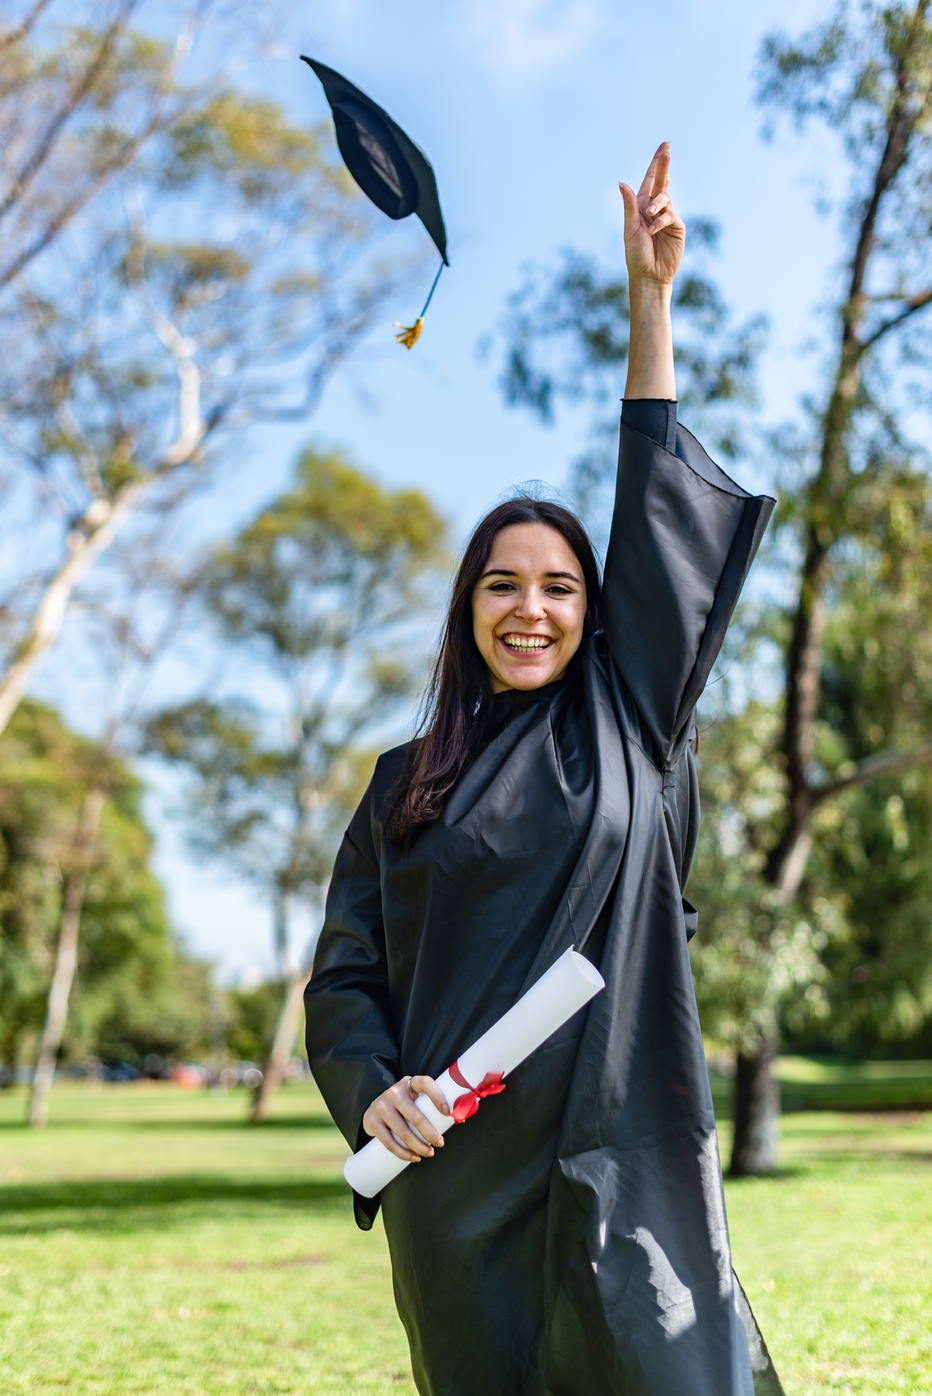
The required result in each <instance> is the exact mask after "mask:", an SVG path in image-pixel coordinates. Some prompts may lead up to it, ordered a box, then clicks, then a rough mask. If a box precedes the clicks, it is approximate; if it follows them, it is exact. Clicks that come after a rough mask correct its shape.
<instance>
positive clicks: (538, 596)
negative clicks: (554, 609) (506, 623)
mask: <svg viewBox="0 0 932 1396" xmlns="http://www.w3.org/2000/svg"><path fill="white" fill-rule="evenodd" d="M515 617H516V619H518V620H526V621H529V622H531V623H533V622H534V621H537V620H546V619H547V609H546V607H545V605H544V594H543V592H542V591H540V590H538V588H537V587H529V588H528V589H527V591H525V592H522V594H521V596H520V597H519V599H518V604H517V605H516V606H515Z"/></svg>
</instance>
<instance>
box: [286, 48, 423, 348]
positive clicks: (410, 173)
mask: <svg viewBox="0 0 932 1396" xmlns="http://www.w3.org/2000/svg"><path fill="white" fill-rule="evenodd" d="M301 58H302V61H303V62H305V63H306V64H307V65H308V67H310V68H313V70H314V72H315V73H316V74H317V76H318V77H319V78H320V80H321V82H322V83H323V88H324V94H325V96H326V98H327V101H328V102H329V103H330V109H331V111H332V112H333V123H334V125H335V127H336V132H337V145H338V146H339V147H340V154H341V155H342V156H343V159H344V161H345V163H346V168H347V169H348V170H349V172H350V174H351V175H352V176H353V178H354V179H355V181H356V183H357V184H358V185H359V187H360V189H361V190H362V192H363V193H364V194H366V195H367V196H368V198H370V199H371V200H372V202H373V203H374V204H375V206H376V207H377V208H380V209H381V210H382V212H383V213H387V214H388V216H389V218H395V219H398V218H407V217H408V216H409V214H412V213H416V214H417V216H418V218H420V220H421V222H422V223H423V224H424V227H425V228H426V229H427V231H428V232H429V233H430V235H431V237H432V238H433V240H434V244H435V246H436V248H437V251H438V252H439V253H440V256H441V257H442V259H443V260H442V261H441V263H440V267H439V270H438V272H437V275H436V276H435V277H434V284H433V286H431V288H430V294H429V295H428V297H427V300H426V301H425V302H424V309H423V310H422V311H421V313H420V315H419V316H418V318H417V322H416V323H415V324H414V325H412V326H411V327H410V329H406V328H405V327H404V326H403V325H400V326H399V329H400V330H401V334H397V335H396V336H395V338H396V339H397V340H398V343H399V344H403V345H404V346H405V348H406V349H412V348H413V347H414V345H415V344H416V343H417V340H418V337H419V336H420V333H421V326H422V324H423V321H424V315H425V313H426V311H427V307H428V306H429V305H430V301H431V297H432V296H433V294H434V291H435V289H436V286H437V282H438V281H439V280H440V272H442V271H443V269H444V267H445V266H449V265H450V263H449V261H448V259H447V230H446V228H445V227H444V226H443V214H442V213H441V212H440V198H439V195H438V194H437V181H436V179H435V178H434V171H433V166H432V165H431V163H430V161H429V160H428V158H427V156H426V155H425V154H424V152H423V150H421V148H420V146H419V145H415V143H414V141H412V140H411V138H410V136H406V135H405V133H404V131H402V129H401V127H400V126H398V125H396V124H395V122H394V121H392V119H391V117H390V116H389V114H388V112H385V111H383V110H382V108H381V107H379V106H376V104H375V102H373V100H372V98H371V97H367V96H366V94H365V92H361V91H360V90H359V88H358V87H355V86H354V85H353V83H351V82H348V81H347V79H346V78H344V77H341V76H340V74H339V73H335V72H334V71H333V69H332V68H327V67H325V65H324V64H323V63H318V62H317V61H316V59H313V58H307V57H305V55H304V54H302V55H301Z"/></svg>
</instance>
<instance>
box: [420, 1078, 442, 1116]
mask: <svg viewBox="0 0 932 1396" xmlns="http://www.w3.org/2000/svg"><path fill="white" fill-rule="evenodd" d="M411 1094H412V1095H414V1096H419V1095H421V1094H423V1095H426V1096H427V1098H428V1100H431V1101H433V1103H434V1105H436V1107H437V1109H438V1110H439V1111H440V1113H441V1115H449V1113H450V1107H449V1105H448V1104H447V1102H446V1100H445V1099H444V1094H443V1091H442V1090H441V1089H440V1087H439V1086H438V1085H437V1082H436V1081H435V1080H434V1078H433V1077H432V1076H412V1077H411Z"/></svg>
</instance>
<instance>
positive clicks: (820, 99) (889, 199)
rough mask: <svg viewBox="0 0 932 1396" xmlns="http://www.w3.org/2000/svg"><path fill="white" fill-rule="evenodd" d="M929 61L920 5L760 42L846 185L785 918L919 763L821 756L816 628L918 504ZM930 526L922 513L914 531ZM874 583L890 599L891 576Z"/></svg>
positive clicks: (779, 82)
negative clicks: (813, 867) (850, 818)
mask: <svg viewBox="0 0 932 1396" xmlns="http://www.w3.org/2000/svg"><path fill="white" fill-rule="evenodd" d="M930 60H932V25H930V23H929V17H928V4H927V0H920V3H918V4H911V5H892V6H888V7H885V8H881V7H879V6H877V5H874V4H866V5H864V6H863V7H862V9H861V12H860V14H859V15H852V14H851V13H850V12H849V11H848V10H847V9H846V8H843V9H841V10H839V11H838V12H837V13H836V15H835V17H834V18H833V19H832V20H830V21H829V22H827V23H825V24H822V25H819V26H818V27H817V28H816V29H814V30H813V31H812V32H811V33H810V34H808V35H807V36H806V37H805V38H804V39H803V40H802V41H800V42H799V43H798V44H796V43H793V42H791V41H789V40H787V39H786V38H784V37H782V36H771V37H770V38H769V39H767V40H766V41H765V44H764V48H763V55H762V61H761V74H760V76H761V83H760V92H759V97H760V100H761V102H762V103H763V104H764V105H766V106H770V107H771V108H773V109H774V110H776V111H780V110H784V111H789V112H790V113H791V114H792V115H793V116H794V117H795V119H796V121H797V123H798V124H799V125H804V124H805V123H806V122H807V121H808V120H810V119H811V118H813V117H816V118H821V119H824V120H826V121H827V122H828V123H829V125H830V126H832V127H833V128H834V129H836V130H838V131H840V132H841V133H842V135H843V137H844V149H845V151H846V154H847V156H848V160H849V166H850V171H851V178H852V191H851V196H850V199H849V201H848V203H847V205H846V206H845V208H844V209H843V217H844V222H845V227H846V230H847V229H848V228H850V230H851V232H850V234H849V237H850V255H849V259H848V262H847V265H846V271H845V284H844V286H843V289H842V295H841V297H840V301H839V304H838V306H837V309H836V311H835V312H834V321H835V329H834V335H835V345H836V347H835V357H834V362H833V363H832V364H831V365H830V367H829V370H828V374H827V380H828V381H827V386H826V392H825V397H824V406H823V407H822V408H821V410H816V411H814V413H813V430H812V433H811V436H810V440H809V442H808V443H807V444H808V447H809V449H808V451H807V452H805V454H804V456H803V460H802V462H801V470H800V472H799V474H800V477H801V478H799V477H798V479H797V482H795V483H794V484H793V485H790V486H789V487H787V488H786V489H785V490H784V501H785V502H784V510H783V517H784V519H785V520H786V526H787V527H788V528H791V529H792V530H793V534H794V536H795V539H796V541H797V544H798V548H799V554H800V563H799V567H798V572H797V584H796V588H795V599H794V601H793V602H792V603H791V604H790V605H789V606H788V607H787V608H786V641H785V650H784V654H785V664H784V695H783V704H782V713H781V726H780V731H779V735H778V737H777V741H776V751H775V757H776V764H777V765H778V767H779V768H780V769H781V770H782V772H783V787H782V792H781V799H780V809H779V812H778V815H777V818H776V821H775V826H776V828H775V833H776V836H775V838H774V839H773V841H772V843H771V846H770V847H769V848H768V849H767V862H766V867H765V869H764V872H763V878H764V881H765V882H766V884H767V885H768V886H769V887H771V888H773V889H774V890H775V892H776V893H777V895H778V897H779V899H780V900H781V902H783V903H784V904H787V905H788V904H790V903H791V902H792V901H793V899H794V898H796V897H797V896H798V894H799V892H800V888H801V885H802V882H803V878H804V875H805V872H806V867H807V863H808V860H809V856H810V852H811V850H812V845H813V839H814V837H815V836H816V834H817V832H818V829H817V817H818V814H819V811H825V810H826V809H827V806H828V805H829V804H830V803H831V802H832V801H834V800H836V799H837V798H838V797H839V796H841V795H843V794H844V793H845V792H849V791H851V790H854V789H855V788H857V787H858V786H861V785H863V784H866V783H868V782H874V781H876V780H878V779H880V778H883V777H887V776H891V775H894V774H896V773H898V772H901V771H904V770H907V769H909V768H911V767H914V766H916V765H919V764H922V763H923V762H926V761H928V760H929V759H930V757H932V738H930V737H929V735H928V728H926V729H925V732H924V733H923V734H922V735H921V736H919V737H917V734H916V733H915V732H913V733H911V734H910V736H911V737H912V739H913V740H911V741H910V743H909V745H908V746H907V747H906V748H905V749H904V748H902V747H900V746H899V745H896V746H894V745H890V744H887V742H886V741H885V738H886V724H884V725H883V726H880V725H878V728H877V733H876V734H875V739H874V740H873V741H870V740H869V742H868V749H867V750H864V748H863V747H861V748H860V749H858V748H857V747H854V748H852V746H851V745H850V744H849V743H843V742H839V743H836V744H834V747H832V746H829V747H826V746H825V744H821V743H820V741H819V720H820V709H821V705H822V698H823V692H824V685H823V670H824V668H825V663H826V654H825V644H826V627H827V623H828V619H829V615H830V613H831V610H832V606H833V602H834V601H835V600H836V595H837V593H836V592H835V583H836V579H837V576H838V572H839V569H841V568H843V567H846V566H850V565H851V562H852V560H853V562H854V565H855V566H856V567H857V566H859V565H860V566H862V567H863V568H864V569H865V570H866V571H868V572H869V571H870V570H871V568H872V567H874V568H876V566H877V565H878V561H877V559H878V552H880V553H881V555H882V551H883V547H884V538H883V534H884V521H885V520H889V519H890V518H891V517H893V518H894V519H895V518H896V515H897V512H898V511H902V510H905V511H906V514H907V516H908V515H909V514H911V513H912V512H913V508H914V505H915V502H916V485H917V481H916V469H915V466H914V464H913V459H912V457H914V456H915V454H916V453H915V452H914V451H911V450H910V449H909V448H908V447H904V442H903V439H902V434H901V432H900V429H899V426H898V411H897V408H898V407H899V408H902V406H903V399H902V397H900V399H899V401H897V394H896V389H897V385H898V384H902V382H903V378H904V374H903V372H902V369H903V366H904V365H903V359H902V358H900V359H899V361H898V360H897V358H896V357H895V345H896V340H897V338H899V340H900V349H901V353H902V352H903V351H906V350H908V352H909V355H910V357H911V359H912V361H913V363H917V362H922V361H927V344H926V342H925V339H924V336H923V334H922V329H921V321H920V320H918V319H917V317H918V316H919V314H920V312H922V310H923V309H924V308H925V307H926V306H927V305H928V304H929V303H930V302H932V285H930V284H929V281H928V272H927V270H925V268H924V263H925V262H926V261H927V258H928V247H929V213H928V199H927V192H926V189H927V175H928V168H929V160H930V156H932V139H930V128H929V116H930V114H932V61H930ZM924 270H925V276H924V277H923V275H922V272H923V271H924ZM917 277H918V278H919V280H918V282H917ZM897 369H899V372H897ZM907 372H908V370H907ZM888 384H889V386H888ZM927 511H928V504H927V500H922V501H921V505H920V519H921V521H922V522H925V520H926V519H927V517H928V512H927ZM886 580H887V584H888V585H891V586H895V585H896V579H895V577H894V576H893V575H892V574H890V575H888V576H887V578H886ZM884 638H886V637H884ZM878 643H880V641H879V639H878ZM848 663H851V661H850V660H849V661H848ZM843 667H846V666H843ZM865 735H867V734H865ZM824 817H825V816H824V815H823V818H824ZM775 1033H776V1030H775V1028H774V1029H772V1030H771V1031H769V1032H768V1031H764V1032H762V1033H761V1034H760V1036H759V1037H758V1040H757V1043H756V1044H755V1045H753V1046H751V1047H749V1048H747V1049H746V1050H744V1051H743V1052H741V1053H739V1057H738V1076H737V1085H738V1090H737V1095H736V1107H735V1120H736V1132H735V1142H734V1148H733V1153H732V1162H731V1171H732V1173H734V1174H736V1175H740V1174H743V1173H756V1172H766V1171H769V1170H770V1169H771V1168H772V1167H773V1165H774V1160H775V1155H774V1150H773V1147H772V1145H771V1144H770V1142H769V1141H771V1140H772V1138H773V1130H772V1128H769V1127H768V1125H767V1123H766V1121H765V1120H764V1115H765V1114H766V1112H767V1111H768V1109H771V1108H772V1103H773V1093H772V1091H768V1090H767V1089H766V1086H765V1085H762V1084H761V1081H764V1082H766V1079H767V1077H768V1076H769V1066H770V1060H771V1058H772V1055H773V1052H774V1047H775ZM742 1097H746V1099H744V1098H742ZM753 1102H759V1108H754V1106H753Z"/></svg>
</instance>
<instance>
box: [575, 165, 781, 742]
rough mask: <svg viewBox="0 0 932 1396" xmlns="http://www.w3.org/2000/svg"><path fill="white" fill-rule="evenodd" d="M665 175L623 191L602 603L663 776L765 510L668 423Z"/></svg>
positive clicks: (661, 169) (669, 235)
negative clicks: (621, 338)
mask: <svg viewBox="0 0 932 1396" xmlns="http://www.w3.org/2000/svg"><path fill="white" fill-rule="evenodd" d="M669 169H670V148H669V146H668V145H667V144H666V142H664V144H663V145H662V146H660V148H659V150H658V151H657V153H656V154H655V156H654V158H653V160H652V161H651V163H650V167H649V169H648V171H647V174H646V175H645V177H644V182H643V184H642V185H641V188H640V190H639V191H638V193H637V194H635V193H634V190H633V189H631V188H629V187H628V186H627V185H625V184H622V185H621V186H620V187H621V192H622V196H623V198H624V201H625V258H626V261H627V265H628V277H629V294H630V302H631V334H630V347H629V358H628V381H627V384H626V387H625V401H624V406H623V409H622V417H621V440H620V446H619V455H618V483H617V489H616V495H615V510H614V515H613V519H612V529H611V536H610V538H609V545H608V552H607V555H606V560H605V580H604V586H603V599H602V619H603V625H604V629H605V635H606V639H607V641H608V646H609V650H610V652H611V655H612V658H613V660H614V662H615V665H616V667H617V669H618V670H619V672H620V674H621V676H622V678H623V679H624V681H625V684H626V685H627V687H628V689H629V691H630V693H631V696H632V697H633V699H634V701H635V703H636V705H637V707H638V710H639V712H640V714H641V717H642V719H643V721H644V724H645V727H646V728H647V732H648V734H649V739H650V745H651V747H652V753H653V755H654V757H655V759H656V760H657V761H658V763H659V764H661V765H666V764H669V763H671V762H673V761H675V760H677V759H678V758H679V755H680V754H681V753H682V750H683V746H684V744H685V742H686V740H687V738H688V735H689V730H690V727H691V719H692V713H693V710H694V708H695V705H696V702H697V701H698V699H699V696H700V694H701V692H702V689H703V688H704V686H705V683H706V680H707V679H708V676H709V671H710V670H711V668H712V665H713V663H714V661H715V657H716V655H717V654H718V651H719V649H720V647H721V644H722V640H723V639H724V636H725V630H726V627H727V625H728V622H729V620H730V619H731V615H732V612H733V611H734V608H735V605H736V603H737V600H738V596H739V594H740V591H741V587H742V586H743V584H744V580H745V577H746V576H747V571H748V568H749V567H750V565H751V561H752V559H753V557H754V554H755V552H756V551H757V548H758V546H759V544H760V540H761V537H762V535H763V532H764V528H765V527H766V524H767V520H768V519H769V517H770V514H771V511H772V509H773V500H770V499H767V498H764V497H761V498H755V497H753V496H751V495H749V494H748V493H747V492H746V491H745V490H743V489H742V488H741V487H740V485H736V484H735V483H734V481H732V480H730V479H729V478H728V476H727V475H726V474H725V473H724V471H722V470H720V469H719V467H718V466H717V465H715V463H714V462H713V461H712V460H710V458H709V457H708V456H707V455H706V453H705V451H704V450H703V449H702V447H701V446H700V445H699V442H698V441H697V440H696V439H695V437H693V436H692V435H690V433H689V432H688V431H685V430H684V429H683V428H682V427H681V426H678V424H677V421H676V401H675V399H676V381H675V377H674V371H673V335H672V328H671V320H670V305H671V300H672V291H673V279H674V277H675V275H676V272H677V269H678V267H679V264H680V260H681V258H682V255H683V247H684V241H685V230H684V228H683V223H682V221H681V220H680V219H679V218H678V217H677V216H676V214H675V213H674V212H673V207H672V204H671V201H670V192H669V189H668V177H669Z"/></svg>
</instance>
